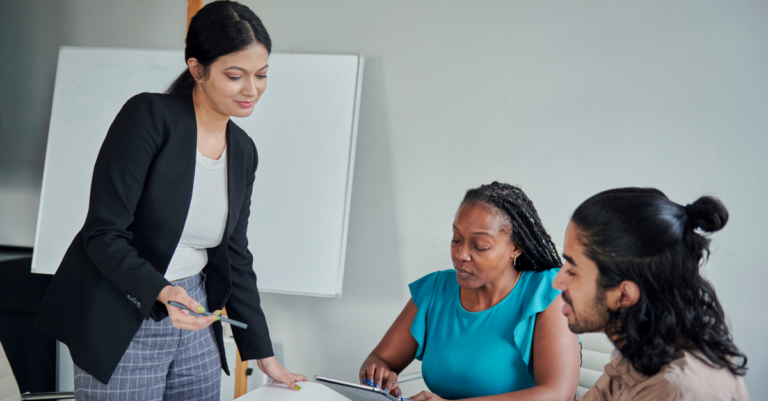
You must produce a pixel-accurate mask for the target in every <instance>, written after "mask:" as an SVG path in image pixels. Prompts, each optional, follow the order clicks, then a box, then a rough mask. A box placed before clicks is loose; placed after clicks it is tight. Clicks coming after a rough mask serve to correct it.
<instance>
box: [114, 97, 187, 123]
mask: <svg viewBox="0 0 768 401" xmlns="http://www.w3.org/2000/svg"><path fill="white" fill-rule="evenodd" d="M120 113H121V114H123V115H127V116H128V117H130V118H132V119H136V120H137V121H147V120H152V121H155V120H165V119H167V120H169V121H173V120H175V119H179V118H183V119H188V118H190V117H191V118H194V105H193V104H192V99H190V98H189V97H187V96H179V95H167V94H164V93H148V92H144V93H139V94H138V95H135V96H133V97H131V98H130V99H128V101H126V102H125V104H124V105H123V107H122V109H121V111H120ZM173 125H174V126H175V124H173Z"/></svg>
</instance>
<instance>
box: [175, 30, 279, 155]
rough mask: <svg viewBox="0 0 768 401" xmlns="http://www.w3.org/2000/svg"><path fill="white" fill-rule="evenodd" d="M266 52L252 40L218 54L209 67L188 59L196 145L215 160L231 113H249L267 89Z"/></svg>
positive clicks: (267, 54)
mask: <svg viewBox="0 0 768 401" xmlns="http://www.w3.org/2000/svg"><path fill="white" fill-rule="evenodd" d="M268 61H269V52H268V51H267V48H266V47H264V46H263V45H261V44H260V43H256V42H254V43H253V44H252V45H250V46H248V47H246V48H245V49H243V50H240V51H238V52H235V53H231V54H227V55H224V56H221V57H219V58H218V59H217V60H216V61H214V62H213V63H212V64H211V65H210V66H209V68H208V71H207V74H206V71H205V70H204V68H203V66H202V65H200V63H199V62H198V61H197V59H195V58H190V59H189V60H187V65H188V66H189V70H190V72H192V76H193V77H197V79H196V80H195V89H194V91H193V93H192V100H193V102H194V104H195V119H196V120H197V148H198V150H199V151H200V153H202V154H203V156H205V157H208V158H210V159H215V160H218V158H219V157H221V154H222V152H223V151H224V148H225V146H226V127H227V122H229V118H230V117H248V116H250V115H251V113H253V107H254V106H255V105H256V102H258V101H259V99H260V98H261V95H262V94H263V93H264V91H265V90H266V89H267V69H268V67H269V66H268V64H267V62H268Z"/></svg>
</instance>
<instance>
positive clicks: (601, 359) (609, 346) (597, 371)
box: [576, 333, 615, 398]
mask: <svg viewBox="0 0 768 401" xmlns="http://www.w3.org/2000/svg"><path fill="white" fill-rule="evenodd" d="M579 339H580V340H581V368H579V386H578V388H577V389H576V398H579V397H581V396H582V395H584V393H586V392H587V390H589V389H590V388H592V386H594V385H595V382H597V379H599V378H600V376H602V375H603V372H604V370H605V365H607V364H608V363H609V362H611V353H612V352H613V350H614V349H615V347H614V346H613V343H612V342H611V341H610V340H608V337H607V336H606V335H605V334H603V333H587V334H580V335H579Z"/></svg>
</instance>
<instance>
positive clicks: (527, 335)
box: [409, 269, 560, 399]
mask: <svg viewBox="0 0 768 401" xmlns="http://www.w3.org/2000/svg"><path fill="white" fill-rule="evenodd" d="M559 270H560V269H550V270H545V271H541V272H534V271H524V272H522V273H521V274H520V279H519V280H518V282H517V284H516V285H515V287H514V288H513V289H512V292H510V293H509V295H507V296H506V298H504V299H503V300H502V301H501V302H499V303H498V304H496V305H494V306H493V307H492V308H490V309H488V310H484V311H481V312H474V313H473V312H468V311H466V310H465V309H464V307H462V306H461V302H460V300H459V283H458V282H457V281H456V272H455V271H454V270H443V271H438V272H435V273H431V274H428V275H426V276H424V277H422V278H420V279H418V280H416V281H414V282H413V283H411V284H410V285H409V287H410V290H411V297H412V298H413V302H414V303H415V304H416V307H417V308H419V311H418V312H417V313H416V317H415V318H414V320H413V324H412V325H411V334H412V335H413V337H414V338H415V339H416V341H418V343H419V348H418V350H417V351H416V359H418V360H420V361H422V364H421V372H422V375H423V376H424V381H425V382H426V384H427V387H429V390H430V391H432V392H433V393H435V394H437V395H438V396H440V397H442V398H446V399H459V398H470V397H481V396H487V395H494V394H503V393H509V392H512V391H517V390H523V389H526V388H530V387H533V386H534V381H533V371H532V367H531V364H530V360H531V345H532V343H533V328H534V326H535V323H536V314H537V313H539V312H542V311H544V309H546V308H547V307H548V306H549V305H550V304H551V303H552V301H554V299H555V298H556V297H557V296H558V295H560V291H559V290H556V289H554V288H552V281H553V280H554V279H555V276H556V275H557V272H558V271H559Z"/></svg>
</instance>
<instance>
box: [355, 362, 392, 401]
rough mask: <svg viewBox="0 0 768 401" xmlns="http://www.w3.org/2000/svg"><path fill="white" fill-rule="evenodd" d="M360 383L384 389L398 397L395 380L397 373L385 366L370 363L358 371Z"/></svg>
mask: <svg viewBox="0 0 768 401" xmlns="http://www.w3.org/2000/svg"><path fill="white" fill-rule="evenodd" d="M360 383H362V384H363V385H366V386H372V387H376V388H381V389H384V390H386V391H387V392H388V393H389V394H391V395H393V396H395V397H399V396H400V386H399V385H398V382H397V373H395V372H393V371H391V370H389V368H387V367H386V366H383V365H380V364H376V363H371V364H369V365H368V367H367V368H365V369H363V370H361V371H360Z"/></svg>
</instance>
